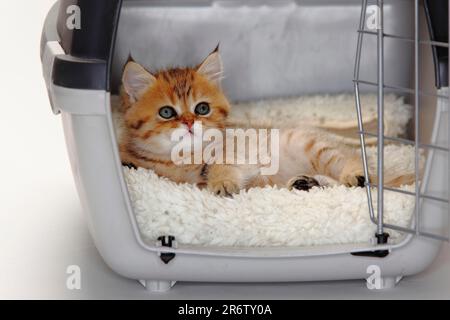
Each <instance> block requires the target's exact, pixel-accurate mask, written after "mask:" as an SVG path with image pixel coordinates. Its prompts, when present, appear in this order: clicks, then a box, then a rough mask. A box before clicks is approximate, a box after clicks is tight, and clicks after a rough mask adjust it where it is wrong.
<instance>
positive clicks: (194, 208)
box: [115, 95, 414, 247]
mask: <svg viewBox="0 0 450 320" xmlns="http://www.w3.org/2000/svg"><path fill="white" fill-rule="evenodd" d="M352 97H353V96H352V95H336V96H317V97H307V98H298V99H297V101H301V103H299V104H298V105H297V106H296V104H295V99H288V100H276V101H269V102H266V103H264V102H257V103H253V104H248V103H247V104H245V105H238V106H237V107H235V111H234V113H233V114H234V115H235V116H236V115H239V114H241V115H243V114H245V115H246V117H247V119H250V120H253V119H257V120H258V121H259V119H264V118H266V119H267V118H269V119H272V120H273V119H275V120H276V121H281V122H280V123H283V121H282V120H283V118H284V119H291V120H290V121H292V123H294V121H293V120H292V119H293V113H289V112H285V111H280V112H281V113H280V112H278V113H275V114H272V115H271V113H272V112H273V110H274V108H276V109H278V110H287V109H289V108H291V109H292V110H294V109H295V110H297V111H296V113H295V119H299V118H302V117H303V119H305V118H307V116H308V115H310V116H311V117H312V118H316V119H319V121H320V122H321V123H322V124H323V125H325V126H326V125H327V124H329V123H332V122H333V121H336V120H339V121H341V123H347V124H351V123H353V125H354V123H355V120H354V119H355V114H354V111H353V112H352V111H351V108H352V110H354V101H353V98H352ZM308 99H309V100H308ZM363 99H364V100H363V101H366V104H365V105H366V110H369V111H370V110H374V109H373V105H375V104H376V100H374V98H373V96H372V95H368V96H364V97H363ZM387 99H388V101H390V102H388V103H387V104H386V105H387V111H386V113H387V114H389V117H388V119H387V121H388V122H389V127H390V128H394V129H392V132H390V134H392V135H399V134H402V133H403V132H404V130H405V127H406V123H407V121H408V120H409V119H410V118H411V113H410V107H409V106H408V105H406V104H404V103H403V100H401V99H399V98H396V97H394V96H388V98H387ZM308 101H309V102H312V103H308ZM314 101H315V102H316V103H315V104H314V103H313V102H314ZM319 102H320V103H319ZM283 103H285V107H286V108H287V109H283V108H282V107H283ZM319 105H320V106H319ZM327 105H329V106H334V107H326V106H327ZM256 108H258V110H259V111H260V112H257V113H256ZM302 108H303V109H302ZM335 109H336V110H335ZM301 110H303V111H304V112H301ZM313 110H314V111H313ZM339 110H340V111H341V112H339ZM367 114H370V112H367ZM372 115H373V112H372ZM249 117H250V118H249ZM115 118H116V121H117V116H115ZM369 118H370V117H369ZM237 119H239V118H237ZM295 119H294V120H295ZM327 119H329V121H328V120H327ZM300 120H301V119H300ZM369 120H370V119H369ZM335 125H336V122H335V123H332V127H335ZM119 128H120V124H118V129H119ZM119 138H120V135H119ZM375 151H376V150H375V148H369V155H370V158H369V159H370V161H369V162H370V166H371V168H372V170H375V167H376V157H375ZM385 162H386V163H385V165H386V168H385V170H392V172H396V173H400V172H401V173H405V174H406V173H413V172H414V149H413V148H412V147H411V146H396V145H389V146H387V147H386V149H385ZM124 173H125V179H126V182H127V185H128V188H129V193H130V197H131V201H132V206H133V208H134V213H135V215H136V219H137V223H138V226H139V229H140V231H141V234H142V236H143V238H144V240H145V241H146V242H148V243H149V244H151V245H153V244H155V242H156V239H157V238H158V237H159V236H161V235H173V236H175V237H176V239H177V241H178V243H180V244H191V245H204V246H238V247H246V246H250V247H258V246H311V245H326V244H349V243H368V242H369V240H370V239H371V238H372V237H373V235H374V232H375V226H374V224H373V223H372V222H371V221H370V219H369V214H368V208H367V198H366V193H365V190H364V189H362V188H347V187H344V186H338V187H332V188H327V189H320V188H314V189H312V190H310V191H309V192H304V191H298V190H294V191H288V190H287V189H283V188H272V187H266V188H255V189H251V190H249V191H242V192H241V193H240V194H238V195H235V196H234V197H233V198H221V197H217V196H215V195H213V194H211V193H209V192H208V191H206V190H200V189H198V188H197V187H196V186H193V185H189V184H180V185H178V184H176V183H174V182H172V181H169V180H168V179H165V178H161V177H158V176H157V175H156V174H155V173H154V172H153V171H151V170H146V169H142V168H140V169H138V170H134V169H129V168H124ZM403 188H404V189H405V190H413V189H414V186H404V187H403ZM373 197H374V205H375V208H376V190H375V189H374V190H373ZM413 208H414V198H413V197H411V196H408V195H402V194H398V193H393V192H389V191H386V192H385V219H386V220H385V221H386V222H387V223H391V224H396V225H400V226H408V225H409V224H410V221H411V214H412V212H413ZM390 233H391V240H393V241H398V240H399V239H400V235H399V234H398V233H395V232H390Z"/></svg>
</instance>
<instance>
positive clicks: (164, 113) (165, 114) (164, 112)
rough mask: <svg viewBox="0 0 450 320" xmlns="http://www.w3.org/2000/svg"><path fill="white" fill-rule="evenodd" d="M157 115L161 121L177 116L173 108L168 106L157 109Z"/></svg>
mask: <svg viewBox="0 0 450 320" xmlns="http://www.w3.org/2000/svg"><path fill="white" fill-rule="evenodd" d="M159 115H160V116H161V118H163V119H171V118H173V117H175V116H176V115H177V112H176V111H175V109H174V108H172V107H170V106H165V107H162V108H161V109H159Z"/></svg>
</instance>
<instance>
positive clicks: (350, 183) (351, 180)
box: [341, 174, 366, 188]
mask: <svg viewBox="0 0 450 320" xmlns="http://www.w3.org/2000/svg"><path fill="white" fill-rule="evenodd" d="M341 182H342V183H343V184H344V185H346V186H347V187H360V188H364V187H365V186H366V178H365V177H364V174H348V175H345V176H343V177H342V179H341Z"/></svg>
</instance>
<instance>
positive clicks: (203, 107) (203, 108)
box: [195, 102, 211, 116]
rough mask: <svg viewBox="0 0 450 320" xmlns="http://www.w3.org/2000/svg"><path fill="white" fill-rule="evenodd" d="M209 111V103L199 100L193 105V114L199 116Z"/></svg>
mask: <svg viewBox="0 0 450 320" xmlns="http://www.w3.org/2000/svg"><path fill="white" fill-rule="evenodd" d="M210 111H211V108H210V107H209V104H208V103H206V102H200V103H199V104H198V105H197V106H196V107H195V114H197V115H199V116H206V115H207V114H208V113H209V112H210Z"/></svg>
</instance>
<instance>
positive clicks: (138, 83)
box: [122, 61, 156, 103]
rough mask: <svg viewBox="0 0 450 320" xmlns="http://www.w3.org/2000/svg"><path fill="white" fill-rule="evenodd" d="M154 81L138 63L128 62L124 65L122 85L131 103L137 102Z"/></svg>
mask: <svg viewBox="0 0 450 320" xmlns="http://www.w3.org/2000/svg"><path fill="white" fill-rule="evenodd" d="M155 81H156V78H155V77H154V76H153V75H152V74H151V73H150V72H148V71H147V70H145V69H144V68H143V67H142V66H141V65H139V64H138V63H136V62H134V61H129V62H128V63H127V64H126V66H125V69H124V71H123V76H122V84H123V88H124V89H125V92H126V93H127V94H128V96H129V97H130V101H131V102H132V103H134V102H136V101H137V100H139V99H140V98H141V97H142V95H143V94H144V93H145V92H146V91H147V90H148V88H150V86H151V85H152V84H154V83H155Z"/></svg>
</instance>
